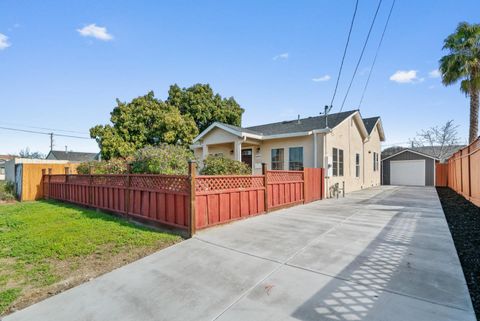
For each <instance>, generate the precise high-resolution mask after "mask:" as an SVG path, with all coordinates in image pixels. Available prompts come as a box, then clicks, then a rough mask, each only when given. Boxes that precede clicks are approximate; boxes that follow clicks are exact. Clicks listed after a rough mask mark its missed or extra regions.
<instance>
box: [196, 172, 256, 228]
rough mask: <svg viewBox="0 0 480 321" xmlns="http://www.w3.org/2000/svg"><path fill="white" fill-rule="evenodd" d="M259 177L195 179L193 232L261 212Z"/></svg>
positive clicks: (198, 177)
mask: <svg viewBox="0 0 480 321" xmlns="http://www.w3.org/2000/svg"><path fill="white" fill-rule="evenodd" d="M264 200H265V185H264V176H263V175H239V176H233V175H231V176H197V177H196V178H195V221H196V227H197V229H202V228H205V227H209V226H213V225H217V224H223V223H227V222H230V221H234V220H238V219H241V218H245V217H249V216H255V215H258V214H261V213H264V212H265V202H264Z"/></svg>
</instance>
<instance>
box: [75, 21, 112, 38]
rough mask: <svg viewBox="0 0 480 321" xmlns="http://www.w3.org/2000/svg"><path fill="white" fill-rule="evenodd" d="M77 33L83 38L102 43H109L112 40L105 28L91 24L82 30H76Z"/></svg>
mask: <svg viewBox="0 0 480 321" xmlns="http://www.w3.org/2000/svg"><path fill="white" fill-rule="evenodd" d="M77 31H78V33H79V34H80V35H82V36H84V37H93V38H96V39H100V40H103V41H109V40H112V39H113V36H112V35H111V34H109V33H108V32H107V28H105V27H99V26H97V25H96V24H94V23H92V24H90V25H88V26H85V27H83V28H82V29H77Z"/></svg>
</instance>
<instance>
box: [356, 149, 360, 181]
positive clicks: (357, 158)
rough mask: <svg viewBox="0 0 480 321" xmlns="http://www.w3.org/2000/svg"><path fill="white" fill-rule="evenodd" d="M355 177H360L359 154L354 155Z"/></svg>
mask: <svg viewBox="0 0 480 321" xmlns="http://www.w3.org/2000/svg"><path fill="white" fill-rule="evenodd" d="M355 177H360V154H355Z"/></svg>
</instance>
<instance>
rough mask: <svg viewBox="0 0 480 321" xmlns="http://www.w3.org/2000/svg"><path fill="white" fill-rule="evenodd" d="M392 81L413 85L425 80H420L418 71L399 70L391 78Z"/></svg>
mask: <svg viewBox="0 0 480 321" xmlns="http://www.w3.org/2000/svg"><path fill="white" fill-rule="evenodd" d="M390 80H391V81H394V82H397V83H400V84H408V83H410V84H412V83H417V82H422V81H423V80H424V79H423V78H418V76H417V71H416V70H397V71H396V72H395V73H394V74H393V75H391V76H390Z"/></svg>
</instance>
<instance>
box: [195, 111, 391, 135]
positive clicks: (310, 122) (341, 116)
mask: <svg viewBox="0 0 480 321" xmlns="http://www.w3.org/2000/svg"><path fill="white" fill-rule="evenodd" d="M355 114H356V115H355ZM352 115H355V116H354V117H357V119H358V121H359V122H360V123H361V124H360V127H361V128H360V130H361V131H363V132H364V135H365V136H368V135H369V134H370V132H371V130H373V127H375V125H376V124H377V123H378V124H379V120H380V117H374V118H375V119H376V121H375V122H374V123H373V124H372V125H371V126H372V128H371V129H370V131H367V129H366V128H365V126H364V123H363V122H362V120H363V119H362V118H361V116H360V113H359V111H358V110H350V111H345V112H341V113H336V114H330V115H328V124H327V117H325V115H322V116H315V117H308V118H301V119H295V120H289V121H282V122H276V123H270V124H264V125H258V126H251V127H238V126H233V125H229V124H224V123H220V122H215V123H213V124H212V125H210V126H209V127H208V128H207V129H205V130H204V131H203V132H201V133H200V135H198V136H197V137H196V138H195V139H194V140H193V142H194V143H195V142H197V141H198V140H200V139H201V138H202V137H203V136H205V135H206V134H207V133H208V132H209V131H211V130H212V129H214V128H216V127H217V128H221V129H223V130H225V131H227V132H230V133H232V134H234V135H237V136H246V137H251V138H256V139H269V138H270V139H271V138H280V137H288V136H290V137H291V136H302V135H307V134H311V131H313V130H321V131H328V130H329V129H332V128H334V127H336V126H337V125H338V124H340V123H341V122H343V121H344V120H345V119H347V118H348V117H350V116H352ZM367 119H373V118H367ZM369 124H370V121H369ZM327 125H328V127H327ZM380 131H381V134H380V136H381V138H382V140H384V135H383V129H382V128H381V126H380Z"/></svg>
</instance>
